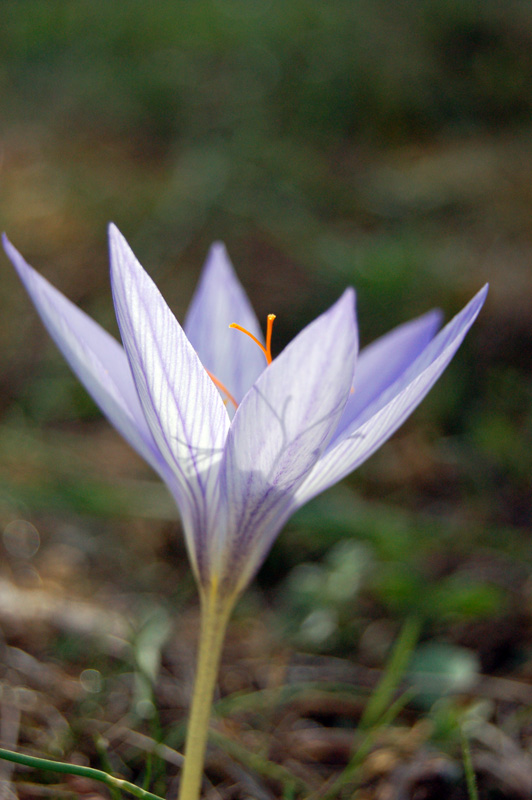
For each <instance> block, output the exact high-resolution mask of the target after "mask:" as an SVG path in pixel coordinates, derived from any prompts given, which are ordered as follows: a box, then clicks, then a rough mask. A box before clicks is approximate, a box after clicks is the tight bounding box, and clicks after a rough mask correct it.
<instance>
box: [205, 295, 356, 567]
mask: <svg viewBox="0 0 532 800" xmlns="http://www.w3.org/2000/svg"><path fill="white" fill-rule="evenodd" d="M356 355H357V328H356V320H355V309H354V293H353V291H352V290H347V291H346V292H345V293H344V295H343V296H342V297H341V298H340V300H339V301H338V302H337V303H336V304H335V305H334V306H333V307H332V308H331V309H329V310H328V311H327V312H325V314H322V315H321V316H320V317H318V319H316V320H315V321H314V322H313V323H311V324H310V325H309V326H307V327H306V328H305V329H304V330H303V331H301V333H300V334H299V335H298V336H297V337H296V338H295V339H294V340H293V341H292V342H291V343H290V344H289V345H288V347H286V349H285V350H284V351H283V352H282V353H281V354H280V355H279V356H277V358H276V359H275V360H274V361H273V362H272V364H271V365H270V366H269V367H268V368H267V369H266V370H265V371H264V372H263V373H262V375H261V376H260V378H259V379H258V380H257V382H256V383H255V384H254V386H253V387H252V388H251V390H250V391H249V392H248V394H247V395H246V396H245V397H244V399H243V401H242V403H241V404H240V406H239V407H238V409H237V412H236V414H235V417H234V420H233V424H232V426H231V430H230V432H229V435H228V437H227V445H226V450H225V455H224V461H223V464H222V467H221V472H220V482H221V495H222V501H223V502H224V503H225V511H226V514H227V524H226V530H227V532H228V533H227V535H228V537H229V539H230V540H231V541H229V542H226V543H225V546H226V547H227V551H228V552H229V551H232V552H234V553H235V554H236V553H238V554H239V557H240V558H241V557H242V556H243V555H244V552H243V551H245V553H246V557H249V558H251V559H254V558H255V556H254V551H257V552H259V551H261V552H262V545H261V543H260V541H259V539H260V538H261V537H262V538H264V536H266V537H267V536H268V521H270V523H272V521H273V520H274V519H275V518H276V517H277V515H278V514H279V513H281V510H283V509H285V508H286V507H287V504H289V503H290V497H291V495H292V494H293V492H294V491H295V488H296V487H297V486H298V485H299V484H300V483H301V481H302V480H304V478H305V476H306V475H307V474H308V472H309V471H310V470H311V469H312V467H313V465H314V464H315V463H316V461H317V460H318V458H319V457H320V454H321V453H322V452H323V450H324V449H325V447H326V445H327V443H328V441H329V439H330V437H331V435H332V433H333V432H334V429H335V428H336V425H337V424H338V420H339V418H340V416H341V414H342V411H343V409H344V406H345V403H346V401H347V398H348V396H349V392H350V388H351V381H352V376H353V369H354V364H355V360H356ZM270 527H271V526H270ZM275 532H277V531H275Z"/></svg>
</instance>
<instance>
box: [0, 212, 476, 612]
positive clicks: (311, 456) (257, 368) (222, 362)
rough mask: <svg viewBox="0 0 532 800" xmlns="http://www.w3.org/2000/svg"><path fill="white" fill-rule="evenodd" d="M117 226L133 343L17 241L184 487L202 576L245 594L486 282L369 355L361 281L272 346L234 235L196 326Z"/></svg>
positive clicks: (147, 453)
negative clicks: (361, 316)
mask: <svg viewBox="0 0 532 800" xmlns="http://www.w3.org/2000/svg"><path fill="white" fill-rule="evenodd" d="M109 236H110V252H111V285H112V292H113V299H114V305H115V309H116V315H117V319H118V325H119V328H120V333H121V337H122V342H123V347H122V346H121V345H120V344H119V343H118V342H117V341H116V340H115V339H114V338H113V337H112V336H110V335H109V334H108V333H107V332H106V331H105V330H103V329H102V328H101V327H100V326H99V325H98V324H97V323H96V322H94V321H93V320H92V319H91V318H90V317H88V316H87V315H86V314H85V313H84V312H83V311H81V310H80V309H79V308H77V307H76V306H75V305H73V304H72V303H71V302H70V301H69V300H68V299H67V298H66V297H64V296H63V295H62V294H61V293H60V292H59V291H57V289H55V288H54V287H53V286H51V285H50V284H49V283H48V281H46V280H45V279H44V278H43V277H42V276H41V275H39V274H38V273H37V272H36V271H35V270H34V269H33V268H32V267H30V266H29V265H28V264H27V263H26V262H25V261H24V259H23V258H22V256H21V255H20V254H19V253H18V252H17V250H16V249H15V248H14V247H13V245H12V244H11V243H10V242H9V241H8V240H7V238H4V247H5V250H6V252H7V254H8V256H9V257H10V259H11V261H12V262H13V264H14V266H15V268H16V270H17V272H18V274H19V276H20V278H21V280H22V282H23V284H24V286H25V288H26V289H27V291H28V293H29V295H30V297H31V299H32V301H33V303H34V304H35V307H36V309H37V311H38V313H39V314H40V316H41V318H42V320H43V322H44V324H45V326H46V327H47V329H48V331H49V333H50V335H51V336H52V338H53V339H54V341H55V342H56V344H57V346H58V347H59V348H60V350H61V351H62V353H63V355H64V356H65V358H66V359H67V361H68V362H69V364H70V366H71V367H72V369H73V370H74V372H75V373H76V374H77V376H78V377H79V379H80V380H81V381H82V383H83V384H84V386H85V387H86V389H87V391H88V392H89V393H90V394H91V395H92V397H93V398H94V400H95V401H96V403H97V404H98V405H99V407H100V408H101V410H102V411H103V413H104V414H105V415H106V416H107V418H108V419H109V420H110V422H111V423H112V424H113V425H114V426H115V427H116V428H117V429H118V431H119V432H120V433H121V434H122V436H124V438H125V439H126V440H127V441H128V442H129V443H130V445H131V446H132V447H133V448H134V449H135V450H137V452H138V453H140V455H141V456H142V457H143V458H145V459H146V461H147V462H148V463H149V464H150V465H151V466H152V467H153V468H154V469H155V471H156V472H157V473H159V475H160V476H161V478H162V479H163V481H164V482H165V483H166V484H167V486H168V488H169V489H170V491H171V492H172V494H173V496H174V497H175V500H176V503H177V505H178V507H179V510H180V513H181V517H182V522H183V528H184V532H185V538H186V543H187V548H188V552H189V555H190V559H191V563H192V566H193V569H194V573H195V576H196V578H197V581H198V583H199V586H200V589H202V588H203V589H205V588H206V587H212V586H214V585H215V586H216V587H217V592H220V593H221V594H222V595H234V596H236V595H238V594H239V593H240V592H241V590H242V589H243V588H244V587H245V585H246V584H247V583H248V582H249V581H250V580H251V578H252V577H253V575H254V573H255V572H256V571H257V569H258V568H259V566H260V564H261V563H262V561H263V559H264V558H265V556H266V554H267V552H268V550H269V548H270V546H271V545H272V543H273V541H274V540H275V538H276V536H277V535H278V533H279V531H280V529H281V527H282V526H283V524H284V523H285V522H286V521H287V519H288V518H289V517H290V516H291V515H292V514H293V513H294V512H295V511H296V510H297V509H298V508H300V506H302V505H303V504H304V503H306V502H307V501H308V500H310V499H311V498H312V497H314V496H315V495H317V494H318V493H319V492H322V491H323V490H324V489H327V488H328V487H329V486H331V485H332V484H334V483H336V482H337V481H339V480H341V479H342V478H343V477H344V476H345V475H347V474H348V473H350V472H352V471H353V470H354V469H356V468H357V467H358V466H359V465H360V464H362V462H363V461H365V460H366V459H367V458H368V457H369V456H370V455H371V454H372V453H373V452H374V451H375V450H376V449H377V448H378V447H380V445H381V444H383V442H385V441H386V439H388V437H390V436H391V435H392V434H393V432H394V431H395V430H396V429H397V428H398V427H399V426H400V425H401V423H402V422H403V421H404V420H405V419H406V417H407V416H408V415H409V414H410V413H411V412H412V411H413V410H414V408H415V407H416V406H417V405H418V403H419V402H420V401H421V400H422V399H423V397H424V396H425V395H426V394H427V392H428V391H429V389H430V388H431V387H432V385H433V384H434V382H435V381H436V380H437V379H438V377H439V376H440V375H441V373H442V372H443V370H444V369H445V367H446V366H447V364H448V363H449V361H450V360H451V358H452V357H453V355H454V354H455V352H456V350H457V349H458V347H459V345H460V344H461V342H462V340H463V338H464V336H465V335H466V333H467V331H468V330H469V328H470V327H471V325H472V324H473V322H474V320H475V318H476V316H477V314H478V313H479V311H480V308H481V307H482V304H483V302H484V299H485V297H486V292H487V287H484V288H483V289H482V290H481V291H480V292H479V293H478V294H477V295H476V296H475V297H474V298H473V299H472V300H471V301H470V303H469V304H468V305H467V306H466V307H465V308H464V309H463V310H462V311H461V312H460V313H459V314H458V315H457V316H456V317H455V318H454V319H453V320H452V321H451V322H450V323H449V324H448V325H447V326H446V327H444V328H443V329H442V330H441V331H440V332H439V333H437V329H438V328H439V326H440V323H441V315H440V312H438V311H431V312H429V313H428V314H426V315H424V316H422V317H419V318H418V319H415V320H413V321H411V322H409V323H407V324H405V325H402V326H400V327H398V328H396V329H395V330H393V331H392V332H391V333H389V334H388V335H386V336H384V337H382V338H381V339H379V340H378V341H376V342H375V343H374V344H372V345H370V346H369V347H367V348H365V349H364V350H362V352H361V353H360V355H359V354H358V335H357V324H356V317H355V297H354V292H353V290H352V289H347V290H346V291H345V292H344V294H343V295H342V296H341V297H340V299H339V300H338V301H337V302H336V303H335V304H334V305H333V306H332V307H331V308H330V309H329V310H327V311H325V313H323V314H322V315H321V316H320V317H318V318H317V319H316V320H314V322H312V323H311V324H310V325H308V326H307V327H306V328H304V330H302V331H301V333H299V334H298V335H297V336H296V338H295V339H294V340H293V341H292V342H291V343H290V344H289V345H288V346H287V347H286V348H285V349H284V350H283V351H282V352H281V353H280V354H279V355H278V356H277V357H276V358H274V359H273V360H272V359H271V354H270V347H269V341H267V342H266V343H265V341H264V339H263V336H262V333H261V328H260V326H259V324H258V322H257V319H256V317H255V314H254V312H253V310H252V308H251V305H250V303H249V301H248V299H247V297H246V295H245V293H244V291H243V289H242V287H241V285H240V283H239V282H238V279H237V278H236V275H235V273H234V271H233V268H232V266H231V263H230V261H229V259H228V256H227V254H226V251H225V249H224V247H223V245H221V244H214V245H213V247H212V249H211V251H210V253H209V256H208V258H207V262H206V264H205V268H204V271H203V274H202V277H201V281H200V283H199V286H198V288H197V290H196V293H195V295H194V298H193V300H192V305H191V307H190V309H189V312H188V316H187V318H186V321H185V325H184V329H183V328H181V326H180V325H179V323H178V322H177V320H176V318H175V317H174V315H173V313H172V312H171V310H170V309H169V307H168V306H167V304H166V302H165V301H164V299H163V297H162V295H161V294H160V292H159V290H158V289H157V287H156V286H155V284H154V283H153V281H152V280H151V278H150V277H149V276H148V274H147V273H146V272H145V271H144V269H143V268H142V267H141V265H140V264H139V262H138V261H137V259H136V258H135V256H134V254H133V252H132V251H131V249H130V248H129V246H128V244H127V243H126V241H125V239H124V238H123V236H122V235H121V234H120V233H119V231H118V230H117V228H116V227H114V226H113V225H111V226H110V231H109ZM231 323H237V324H238V326H241V327H242V328H244V329H245V330H246V331H247V332H249V334H251V335H250V336H246V335H243V334H242V333H241V332H240V331H237V330H232V329H230V327H229V325H230V324H231ZM270 336H271V320H270V324H269V335H268V339H269V338H270ZM253 337H254V338H255V340H256V341H257V342H258V343H259V346H257V344H256V342H255V341H253ZM269 361H271V363H268V362H269Z"/></svg>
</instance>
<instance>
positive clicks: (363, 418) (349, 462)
mask: <svg viewBox="0 0 532 800" xmlns="http://www.w3.org/2000/svg"><path fill="white" fill-rule="evenodd" d="M487 291H488V287H487V286H485V287H484V288H483V289H481V290H480V292H478V294H476V295H475V297H473V299H472V300H471V301H470V302H469V303H468V304H467V305H466V306H465V308H463V309H462V311H461V312H460V313H459V314H457V315H456V316H455V317H454V319H452V320H451V321H450V322H449V323H448V324H447V325H446V326H445V328H443V329H442V330H441V331H440V332H439V333H438V335H437V336H435V337H434V339H433V340H432V341H431V342H430V343H429V344H428V345H427V346H426V347H425V349H424V350H423V352H422V353H421V354H420V355H419V356H418V357H417V358H416V359H415V360H414V362H413V363H412V364H411V365H410V366H409V367H408V368H407V369H406V370H405V371H404V372H403V374H402V375H400V376H399V378H398V379H397V380H396V381H394V383H393V384H391V385H390V386H389V387H388V388H387V389H386V390H385V391H384V392H383V393H382V394H381V395H379V396H378V397H376V398H375V399H374V400H372V401H371V402H370V403H369V404H368V406H366V408H365V409H363V410H362V411H361V413H360V414H359V415H358V417H357V418H356V419H355V420H353V422H352V423H351V424H350V425H348V426H347V427H346V428H345V429H344V430H343V431H342V433H341V435H340V436H339V437H338V438H337V439H334V440H333V441H332V442H331V444H330V445H329V447H328V448H327V450H326V451H325V453H324V454H323V456H322V458H321V459H320V460H319V462H318V463H317V464H316V466H315V468H314V470H313V471H312V472H311V473H310V475H309V476H308V478H307V480H306V481H305V482H304V484H303V485H302V486H301V487H300V489H299V490H298V492H297V505H298V507H299V506H301V505H302V504H303V503H306V502H307V501H308V500H310V498H311V497H314V495H316V494H318V493H319V492H321V491H323V490H324V489H326V488H328V487H329V486H332V485H333V484H334V483H337V482H338V481H339V480H341V479H342V478H343V477H345V476H346V475H348V474H349V473H350V472H352V471H353V470H354V469H356V468H357V467H359V466H360V464H362V462H363V461H365V460H366V459H367V458H369V456H370V455H371V454H372V453H374V452H375V450H377V449H378V448H379V447H380V446H381V445H382V444H383V443H384V442H385V441H386V440H387V439H388V438H389V437H390V436H391V435H392V433H394V432H395V431H396V430H397V428H398V427H399V426H400V425H401V424H402V423H403V422H404V420H405V419H406V418H407V417H408V416H409V415H410V414H411V413H412V411H413V410H414V409H415V408H416V407H417V406H418V405H419V403H420V402H421V400H423V398H424V397H425V395H426V394H427V393H428V392H429V390H430V389H431V388H432V386H433V385H434V383H435V382H436V381H437V379H438V378H439V377H440V375H441V374H442V372H443V371H444V369H445V368H446V367H447V365H448V364H449V362H450V360H451V359H452V357H453V356H454V354H455V353H456V351H457V350H458V348H459V346H460V344H461V343H462V341H463V339H464V337H465V335H466V333H467V332H468V330H469V328H470V327H471V325H472V324H473V322H474V321H475V319H476V318H477V316H478V313H479V312H480V309H481V308H482V305H483V304H484V301H485V299H486V294H487Z"/></svg>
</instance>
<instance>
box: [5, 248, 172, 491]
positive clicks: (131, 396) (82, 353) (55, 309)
mask: <svg viewBox="0 0 532 800" xmlns="http://www.w3.org/2000/svg"><path fill="white" fill-rule="evenodd" d="M3 243H4V249H5V251H6V253H7V255H8V257H9V258H10V260H11V261H12V263H13V266H14V267H15V269H16V270H17V272H18V275H19V277H20V279H21V281H22V283H23V284H24V286H25V288H26V290H27V292H28V294H29V296H30V298H31V300H32V301H33V304H34V305H35V308H36V309H37V312H38V313H39V315H40V317H41V319H42V321H43V323H44V325H45V326H46V328H47V329H48V332H49V334H50V336H51V337H52V339H53V340H54V342H55V343H56V345H57V346H58V347H59V349H60V350H61V352H62V353H63V355H64V357H65V358H66V360H67V362H68V363H69V365H70V367H71V368H72V369H73V370H74V372H75V373H76V375H77V376H78V378H79V379H80V381H81V382H82V383H83V385H84V386H85V388H86V389H87V391H88V392H89V394H90V395H91V396H92V397H93V399H94V401H95V402H96V403H97V405H98V406H99V407H100V408H101V410H102V411H103V413H104V414H105V416H106V417H107V418H108V419H109V420H110V422H111V423H112V424H113V425H114V426H115V428H117V430H118V431H119V432H120V433H121V434H122V436H123V437H124V438H125V439H126V440H127V441H128V442H129V444H130V445H131V446H132V447H133V448H134V449H135V450H137V452H138V453H140V455H141V456H142V457H143V458H145V459H146V461H147V462H148V463H149V464H151V466H152V467H153V468H154V469H155V470H157V471H158V472H159V474H160V475H161V476H162V477H163V478H164V476H165V474H166V472H167V470H166V465H165V463H164V460H163V459H162V457H161V455H160V453H159V450H158V448H157V446H156V444H155V442H154V440H153V437H152V435H151V433H150V431H149V428H148V426H147V425H146V420H145V419H144V414H143V411H142V408H141V405H140V402H139V398H138V394H137V390H136V387H135V384H134V382H133V377H132V375H131V370H130V369H129V363H128V360H127V357H126V354H125V352H124V349H123V348H122V347H121V346H120V344H119V343H118V342H117V341H116V339H114V338H113V337H112V336H111V335H110V334H109V333H107V331H105V330H104V329H103V328H102V327H101V326H100V325H98V324H97V323H96V322H94V320H93V319H91V318H90V317H89V316H88V315H87V314H85V312H84V311H82V310H81V309H80V308H78V307H77V306H75V305H74V304H73V303H71V302H70V300H68V299H67V298H66V297H65V296H64V295H63V294H61V292H59V291H58V290H57V289H56V288H55V287H54V286H52V285H51V284H50V283H49V282H48V281H47V280H46V279H45V278H43V277H42V275H39V273H38V272H36V271H35V270H34V269H33V268H32V267H30V265H29V264H28V263H27V262H26V261H25V260H24V259H23V257H22V256H21V255H20V253H19V252H18V251H17V250H16V248H15V247H13V245H12V244H11V242H10V241H9V240H8V238H7V236H4V237H3Z"/></svg>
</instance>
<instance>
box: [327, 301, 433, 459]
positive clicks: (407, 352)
mask: <svg viewBox="0 0 532 800" xmlns="http://www.w3.org/2000/svg"><path fill="white" fill-rule="evenodd" d="M442 317H443V315H442V312H441V311H439V310H434V311H429V312H428V314H424V315H423V316H422V317H418V318H417V319H414V320H411V321H410V322H406V323H405V324H404V325H399V327H397V328H395V329H394V330H393V331H390V333H387V334H386V335H385V336H381V338H380V339H377V340H376V341H375V342H373V343H372V344H370V345H369V346H368V347H365V348H364V349H363V350H361V352H360V355H359V357H358V362H357V365H356V369H355V377H354V381H353V392H352V394H350V395H349V400H348V401H347V403H346V406H345V409H344V413H343V414H342V418H341V419H340V422H339V424H338V427H337V429H336V431H335V432H334V436H333V438H332V440H331V442H330V444H329V447H331V445H332V444H333V443H334V442H335V441H336V440H338V439H340V438H342V433H343V431H345V429H346V428H347V427H348V426H349V425H350V424H351V423H352V422H353V420H355V419H356V418H357V417H358V415H359V414H360V413H361V412H362V411H363V409H364V408H366V407H367V406H368V405H369V404H370V403H371V402H372V401H373V400H375V399H376V398H377V397H378V396H379V395H380V394H382V392H383V391H384V390H385V389H387V388H388V386H390V384H392V383H393V382H394V381H395V380H396V379H397V378H398V377H399V376H400V375H401V374H402V373H403V372H404V371H405V369H406V368H407V367H408V366H409V365H410V364H411V363H412V362H413V361H414V360H415V359H416V358H417V357H418V355H419V354H420V353H421V352H422V351H423V350H424V348H425V347H426V346H427V345H428V343H429V342H430V340H431V339H432V338H433V337H434V334H435V333H436V331H437V330H438V328H439V327H440V325H441V322H442Z"/></svg>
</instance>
